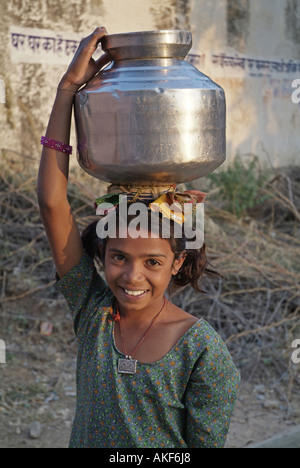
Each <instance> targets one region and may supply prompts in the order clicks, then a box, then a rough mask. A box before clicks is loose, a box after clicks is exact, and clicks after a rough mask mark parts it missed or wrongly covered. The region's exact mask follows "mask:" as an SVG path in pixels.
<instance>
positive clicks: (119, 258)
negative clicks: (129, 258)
mask: <svg viewBox="0 0 300 468" xmlns="http://www.w3.org/2000/svg"><path fill="white" fill-rule="evenodd" d="M112 258H113V260H115V261H116V262H123V260H125V257H124V256H123V255H120V254H115V255H113V256H112Z"/></svg>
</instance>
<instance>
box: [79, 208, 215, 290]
mask: <svg viewBox="0 0 300 468" xmlns="http://www.w3.org/2000/svg"><path fill="white" fill-rule="evenodd" d="M116 214H117V216H118V208H117V209H116ZM133 218H134V216H129V217H128V222H129V221H130V220H132V219H133ZM163 219H164V218H163V217H162V216H161V215H160V216H159V220H160V221H159V224H160V227H162V224H163ZM149 220H150V212H149ZM98 222H99V219H97V220H95V221H93V222H92V223H91V224H90V225H89V226H87V227H86V228H85V229H84V231H83V232H82V236H81V238H82V244H83V248H84V250H85V251H86V253H87V254H88V255H89V256H90V257H91V258H92V259H93V260H95V261H96V263H97V264H98V266H99V267H100V268H103V267H104V264H105V252H106V243H107V240H108V239H109V235H107V236H106V237H105V238H103V239H101V238H99V237H98V235H97V224H98ZM168 222H169V220H168ZM149 225H150V224H149ZM170 227H171V229H170V236H169V237H168V238H166V240H168V241H169V243H170V246H171V249H172V252H173V253H174V260H177V259H179V258H181V257H182V255H185V256H186V257H185V260H184V262H183V264H182V266H181V268H180V270H179V271H178V273H177V274H176V275H174V276H172V281H171V284H172V286H173V287H174V288H181V287H185V286H187V285H190V286H191V287H192V288H194V289H195V290H196V291H197V292H202V293H203V292H204V291H203V290H202V289H201V288H200V281H201V279H202V278H203V277H204V276H205V275H207V276H210V277H222V275H220V274H219V273H218V272H217V271H215V270H214V269H212V268H210V264H209V262H208V259H207V255H206V247H205V243H204V244H203V245H202V247H200V248H198V249H195V248H193V249H187V248H186V242H187V239H186V237H185V236H184V235H182V236H179V237H178V236H175V235H174V222H173V221H171V222H170ZM161 232H162V231H161V230H160V233H161ZM160 237H162V236H160Z"/></svg>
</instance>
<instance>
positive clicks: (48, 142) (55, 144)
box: [41, 136, 73, 154]
mask: <svg viewBox="0 0 300 468" xmlns="http://www.w3.org/2000/svg"><path fill="white" fill-rule="evenodd" d="M41 145H43V146H47V148H51V149H54V150H56V151H61V152H62V153H65V154H72V151H73V148H72V146H70V145H66V144H64V143H61V142H60V141H56V140H52V138H48V137H44V136H42V138H41Z"/></svg>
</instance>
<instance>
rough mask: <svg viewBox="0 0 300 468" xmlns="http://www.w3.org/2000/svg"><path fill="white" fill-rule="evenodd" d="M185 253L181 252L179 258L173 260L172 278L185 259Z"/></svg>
mask: <svg viewBox="0 0 300 468" xmlns="http://www.w3.org/2000/svg"><path fill="white" fill-rule="evenodd" d="M186 255H187V254H186V251H184V252H182V254H181V255H180V257H179V258H176V259H175V260H174V263H173V265H172V276H176V275H177V273H178V272H179V270H180V268H181V267H182V265H183V263H184V261H185V259H186Z"/></svg>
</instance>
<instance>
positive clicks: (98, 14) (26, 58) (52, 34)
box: [0, 0, 300, 166]
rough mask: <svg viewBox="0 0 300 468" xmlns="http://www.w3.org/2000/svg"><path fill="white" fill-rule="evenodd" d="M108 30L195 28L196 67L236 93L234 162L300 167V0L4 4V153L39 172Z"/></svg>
mask: <svg viewBox="0 0 300 468" xmlns="http://www.w3.org/2000/svg"><path fill="white" fill-rule="evenodd" d="M101 25H105V26H106V27H107V29H108V31H109V32H110V33H117V32H129V31H136V30H153V29H177V28H178V29H190V30H191V31H192V33H193V48H192V50H191V54H192V55H190V57H189V60H190V61H192V63H193V64H194V65H195V66H197V67H198V68H199V69H200V70H201V71H202V72H203V73H205V74H207V75H209V76H210V77H211V78H212V79H214V80H215V81H216V82H217V83H219V84H220V85H221V86H223V88H224V89H225V92H226V96H227V154H228V161H230V160H231V159H232V157H234V156H235V155H236V154H237V153H241V154H244V155H246V154H250V153H251V154H255V155H258V156H259V157H260V158H261V161H262V162H263V163H264V162H266V163H267V164H269V165H270V164H271V165H273V166H280V165H282V166H285V165H287V164H297V165H298V164H299V162H300V156H299V146H300V132H299V128H300V125H299V124H300V104H296V103H294V102H293V101H292V93H293V92H295V89H293V88H292V83H293V81H294V80H295V79H300V0H264V1H259V0H85V1H83V0H64V1H59V0H0V63H1V68H0V139H1V142H0V149H6V150H8V149H9V150H13V151H16V152H22V153H23V154H25V155H27V156H28V157H30V158H32V163H33V164H35V162H36V161H37V160H38V158H39V154H40V144H39V140H40V135H41V134H43V133H44V131H45V127H46V125H47V120H48V116H49V112H50V110H51V104H52V102H53V99H54V96H55V90H56V86H57V83H58V81H59V78H60V77H61V76H62V74H63V73H64V70H65V69H66V66H67V64H68V63H69V62H70V60H71V57H72V54H73V53H74V50H75V49H76V46H77V44H78V41H79V40H80V39H81V38H82V37H84V36H85V35H87V34H89V33H90V31H92V30H93V29H94V28H95V27H96V26H101ZM299 84H300V83H299ZM299 87H300V86H299ZM299 97H300V92H299ZM72 143H73V144H75V135H74V131H73V133H72ZM30 160H31V159H30Z"/></svg>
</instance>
